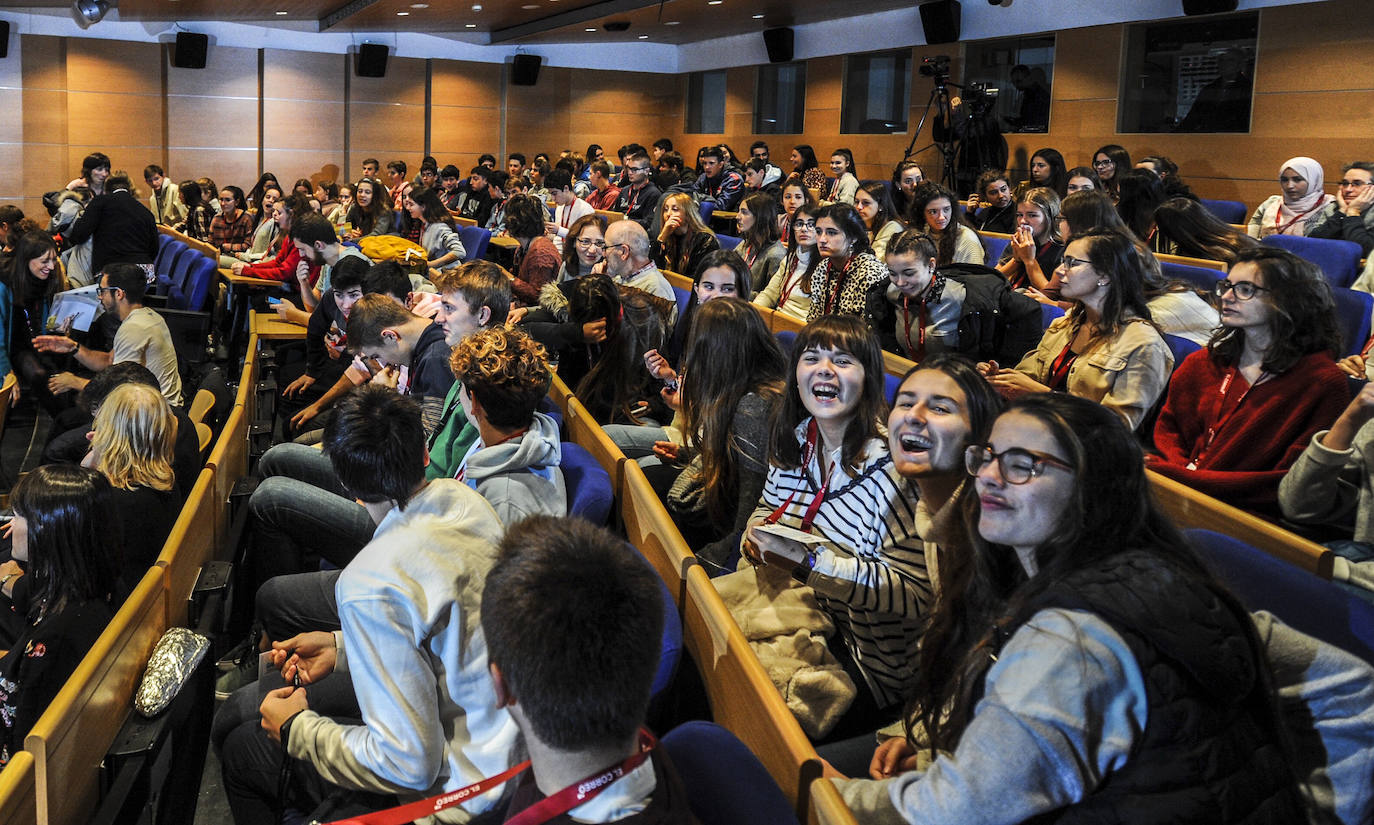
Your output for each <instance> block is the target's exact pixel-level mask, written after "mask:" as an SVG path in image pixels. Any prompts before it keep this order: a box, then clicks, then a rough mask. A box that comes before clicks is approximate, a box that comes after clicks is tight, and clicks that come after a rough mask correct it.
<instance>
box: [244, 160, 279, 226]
mask: <svg viewBox="0 0 1374 825" xmlns="http://www.w3.org/2000/svg"><path fill="white" fill-rule="evenodd" d="M269 186H270V187H273V188H275V189H276V190H277V192H278V195H277V197H278V198H280V197H281V195H280V193H281V191H282V187H281V183H280V182H278V181H277V176H276V175H274V174H272V173H271V172H263V173H262V176H261V177H259V178H258V182H257V183H255V184H253V188H252V189H249V190H248V210H249V211H250V212H252V213H253V215H254V216H255V217H256V219H257V220H258V222H259V223H261V222H262V221H264V220H267V219H269V218H271V217H272V207H271V206H268V205H267V204H264V203H263V202H262V194H263V193H264V192H266V191H267V188H268V187H269Z"/></svg>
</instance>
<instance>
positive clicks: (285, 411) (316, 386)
mask: <svg viewBox="0 0 1374 825" xmlns="http://www.w3.org/2000/svg"><path fill="white" fill-rule="evenodd" d="M371 268H372V262H371V261H369V260H368V259H367V258H364V257H360V256H354V255H348V256H346V257H343V258H340V259H338V263H336V264H335V265H334V266H333V267H332V268H331V269H332V271H331V272H330V276H329V287H328V288H327V289H325V290H324V292H323V293H321V295H320V300H319V303H318V304H316V305H315V309H314V310H313V311H312V312H311V313H310V315H309V317H308V319H307V321H306V328H305V358H304V359H303V360H299V361H294V362H290V363H286V364H282V365H281V366H280V367H279V368H278V372H277V383H278V384H279V385H282V384H284V385H285V387H284V388H283V389H282V392H281V396H282V397H281V400H280V401H279V402H277V415H278V416H279V417H280V418H281V419H282V420H283V421H286V422H288V424H287V428H286V429H287V432H286V434H287V436H288V438H290V437H291V436H292V433H293V432H294V427H292V426H291V425H290V423H289V422H290V421H291V420H292V419H293V418H295V416H296V413H298V412H300V411H301V410H303V409H305V408H306V407H308V406H309V405H311V404H313V403H314V402H316V401H318V400H320V398H322V397H323V396H324V394H325V393H326V392H328V391H329V390H331V389H333V387H334V385H335V384H337V383H338V382H339V379H341V378H343V374H344V370H346V369H348V367H349V364H350V359H348V358H346V357H344V356H345V355H346V354H347V351H348V343H347V339H346V338H345V337H344V329H345V328H346V327H347V325H348V313H349V311H350V310H352V309H353V304H354V302H356V301H357V300H358V299H359V298H361V297H363V279H364V278H365V277H366V276H367V273H368V270H369V269H371ZM323 280H324V279H323V278H321V283H323ZM283 303H285V302H283ZM310 418H314V416H313V415H312V416H310Z"/></svg>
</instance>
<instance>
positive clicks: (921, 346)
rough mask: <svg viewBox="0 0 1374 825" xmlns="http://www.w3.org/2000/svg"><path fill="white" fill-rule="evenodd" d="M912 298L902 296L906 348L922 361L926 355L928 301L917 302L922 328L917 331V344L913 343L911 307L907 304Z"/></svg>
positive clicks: (916, 358) (916, 359)
mask: <svg viewBox="0 0 1374 825" xmlns="http://www.w3.org/2000/svg"><path fill="white" fill-rule="evenodd" d="M909 300H910V299H909V298H907V296H905V295H903V296H902V326H903V327H904V329H905V332H906V350H907V352H909V353H911V355H912V360H914V361H916V362H918V363H919V362H920V360H921V359H922V358H924V357H925V355H926V323H927V321H926V302H925V301H920V302H919V303H917V305H916V306H917V310H916V311H917V313H918V314H919V316H920V317H919V319H918V320H919V322H920V324H919V325H920V329H919V330H918V331H917V332H916V344H915V345H914V346H913V345H912V343H911V309H910V307H908V306H907V302H908V301H909Z"/></svg>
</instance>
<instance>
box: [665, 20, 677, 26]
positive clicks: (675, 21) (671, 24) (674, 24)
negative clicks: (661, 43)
mask: <svg viewBox="0 0 1374 825" xmlns="http://www.w3.org/2000/svg"><path fill="white" fill-rule="evenodd" d="M679 22H681V21H678V20H669V21H667V22H665V23H664V24H663V25H665V26H676V25H677V24H678V23H679Z"/></svg>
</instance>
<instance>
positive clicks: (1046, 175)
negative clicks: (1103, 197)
mask: <svg viewBox="0 0 1374 825" xmlns="http://www.w3.org/2000/svg"><path fill="white" fill-rule="evenodd" d="M1128 165H1129V164H1128ZM1104 180H1105V178H1104ZM1068 184H1069V170H1068V168H1067V164H1065V163H1064V156H1063V155H1061V154H1060V153H1059V150H1058V149H1052V148H1049V147H1046V148H1044V149H1037V150H1035V154H1033V155H1031V160H1030V177H1028V178H1027V179H1026V180H1023V181H1021V182H1020V183H1019V184H1017V186H1016V194H1015V195H1014V196H1013V197H1014V198H1015V199H1016V200H1017V201H1020V200H1021V195H1022V194H1023V193H1024V192H1025V191H1026V190H1027V189H1032V188H1034V187H1036V186H1045V187H1048V188H1050V189H1052V190H1054V193H1055V194H1056V195H1058V196H1059V197H1061V198H1063V197H1065V196H1067V195H1068V193H1069V191H1068Z"/></svg>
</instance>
